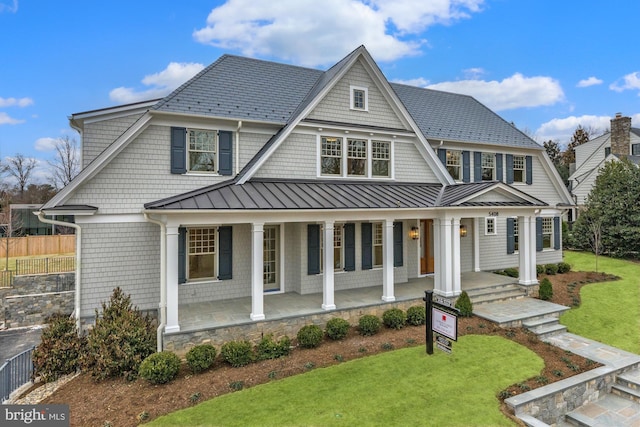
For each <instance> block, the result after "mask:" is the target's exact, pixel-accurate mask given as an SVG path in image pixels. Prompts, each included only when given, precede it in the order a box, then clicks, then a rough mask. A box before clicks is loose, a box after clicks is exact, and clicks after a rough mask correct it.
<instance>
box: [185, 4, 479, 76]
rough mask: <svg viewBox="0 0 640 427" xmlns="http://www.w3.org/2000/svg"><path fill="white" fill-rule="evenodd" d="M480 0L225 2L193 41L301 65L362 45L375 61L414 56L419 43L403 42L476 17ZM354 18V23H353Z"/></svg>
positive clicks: (330, 59) (328, 59) (335, 56)
mask: <svg viewBox="0 0 640 427" xmlns="http://www.w3.org/2000/svg"><path fill="white" fill-rule="evenodd" d="M482 2H483V0H435V1H418V0H393V1H391V0H370V1H369V0H325V1H323V2H319V1H317V0H279V1H277V2H255V1H253V0H229V1H227V2H226V3H224V4H223V5H221V6H219V7H216V8H214V9H213V10H212V11H211V13H210V14H209V16H208V18H207V25H206V27H204V28H202V29H199V30H196V31H194V33H193V37H194V39H195V40H196V41H198V42H200V43H204V44H210V45H213V46H216V47H220V48H223V49H227V50H237V51H240V52H242V54H243V55H246V56H262V57H277V58H280V59H284V60H288V61H292V62H294V63H297V64H302V65H305V66H317V65H325V64H330V63H332V62H334V61H335V60H337V59H339V58H341V57H343V56H344V55H346V54H347V53H348V52H350V51H351V50H353V49H354V48H355V47H357V46H358V45H361V44H364V45H366V46H367V49H368V50H369V51H370V52H371V54H372V55H373V56H374V57H375V58H376V60H378V61H392V60H395V59H398V58H402V57H405V56H411V55H416V54H418V53H419V52H420V50H419V49H420V46H421V45H423V44H424V43H425V41H424V40H415V37H414V40H411V41H409V40H404V39H403V38H402V37H403V36H404V35H407V34H412V35H416V34H419V33H421V32H422V31H424V30H425V29H426V28H427V27H429V26H431V25H434V24H449V23H451V22H452V21H454V20H458V19H462V18H466V17H468V16H469V14H470V13H471V12H478V11H479V10H480V5H481V4H482ZM356 18H357V19H356Z"/></svg>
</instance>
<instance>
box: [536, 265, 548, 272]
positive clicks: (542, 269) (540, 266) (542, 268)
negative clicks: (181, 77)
mask: <svg viewBox="0 0 640 427" xmlns="http://www.w3.org/2000/svg"><path fill="white" fill-rule="evenodd" d="M545 271H546V269H545V268H544V265H542V264H538V265H536V273H538V274H544V273H545Z"/></svg>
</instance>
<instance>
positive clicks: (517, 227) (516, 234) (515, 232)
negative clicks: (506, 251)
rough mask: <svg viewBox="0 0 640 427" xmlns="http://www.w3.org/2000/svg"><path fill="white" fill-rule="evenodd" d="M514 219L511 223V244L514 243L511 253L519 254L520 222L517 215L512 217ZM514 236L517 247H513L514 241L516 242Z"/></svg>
mask: <svg viewBox="0 0 640 427" xmlns="http://www.w3.org/2000/svg"><path fill="white" fill-rule="evenodd" d="M513 219H514V224H513V244H514V248H513V249H514V250H513V253H514V254H519V253H520V223H519V220H518V217H517V216H514V217H513ZM516 237H517V242H518V247H517V248H515V243H516Z"/></svg>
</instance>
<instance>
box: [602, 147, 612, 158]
mask: <svg viewBox="0 0 640 427" xmlns="http://www.w3.org/2000/svg"><path fill="white" fill-rule="evenodd" d="M609 154H611V147H604V156H605V157H608V156H609Z"/></svg>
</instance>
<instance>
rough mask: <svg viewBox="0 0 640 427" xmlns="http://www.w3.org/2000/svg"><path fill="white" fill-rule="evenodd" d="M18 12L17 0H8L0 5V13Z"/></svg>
mask: <svg viewBox="0 0 640 427" xmlns="http://www.w3.org/2000/svg"><path fill="white" fill-rule="evenodd" d="M17 11H18V0H13V1H11V0H9V1H6V0H5V1H4V2H1V3H0V13H2V12H9V13H16V12H17Z"/></svg>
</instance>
